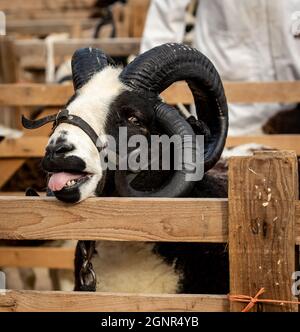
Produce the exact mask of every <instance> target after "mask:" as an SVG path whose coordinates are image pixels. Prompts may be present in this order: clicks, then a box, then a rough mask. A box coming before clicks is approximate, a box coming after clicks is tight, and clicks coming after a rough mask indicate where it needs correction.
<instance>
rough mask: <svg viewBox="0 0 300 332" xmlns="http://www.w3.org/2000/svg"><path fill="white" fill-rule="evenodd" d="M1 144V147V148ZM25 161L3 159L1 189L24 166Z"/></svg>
mask: <svg viewBox="0 0 300 332" xmlns="http://www.w3.org/2000/svg"><path fill="white" fill-rule="evenodd" d="M1 144H2V143H0V147H1ZM23 163H24V159H19V158H12V159H8V160H5V159H2V160H1V162H0V188H1V187H2V186H3V185H4V184H5V183H6V182H7V180H8V179H10V178H11V177H12V176H13V175H14V174H15V172H16V171H17V170H18V169H19V168H20V167H21V166H22V165H23Z"/></svg>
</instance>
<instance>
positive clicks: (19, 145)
mask: <svg viewBox="0 0 300 332" xmlns="http://www.w3.org/2000/svg"><path fill="white" fill-rule="evenodd" d="M0 98H1V97H0ZM53 113H54V112H53ZM25 132H26V136H24V137H21V138H18V139H9V140H8V139H7V140H5V141H3V142H1V144H0V159H4V158H29V157H30V158H33V157H37V158H39V157H43V156H44V153H45V147H46V145H47V142H48V139H49V138H48V134H50V133H51V125H47V126H45V127H42V128H39V129H36V130H31V131H30V130H25ZM247 143H257V144H262V145H264V146H266V147H269V148H273V149H278V150H292V151H295V152H296V153H297V154H298V155H300V135H264V136H245V137H228V138H227V143H226V147H234V146H238V145H241V144H247Z"/></svg>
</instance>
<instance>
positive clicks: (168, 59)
mask: <svg viewBox="0 0 300 332" xmlns="http://www.w3.org/2000/svg"><path fill="white" fill-rule="evenodd" d="M72 75H73V83H74V89H75V94H74V95H73V96H72V97H71V99H70V100H69V101H68V102H67V104H66V106H65V108H64V109H63V110H62V111H60V112H59V113H58V114H57V115H55V116H49V117H46V118H44V119H40V120H28V119H25V118H23V125H24V126H25V127H27V128H37V127H40V126H42V125H43V124H45V123H47V122H50V121H54V127H53V132H52V134H51V136H50V138H49V142H48V145H47V147H46V153H45V156H44V158H43V161H42V166H43V168H44V170H45V171H47V172H48V174H49V183H48V187H49V189H50V190H51V191H52V192H53V194H54V195H55V196H56V198H57V199H59V200H61V201H64V202H68V203H77V202H79V201H82V200H84V199H86V198H88V197H91V196H129V197H130V196H131V197H225V196H226V184H225V183H224V184H220V183H219V182H217V183H216V184H214V182H213V181H214V178H213V177H209V175H205V176H204V178H203V179H202V180H201V181H198V182H195V181H186V174H187V173H188V167H187V166H186V165H183V169H181V170H170V171H169V172H166V171H157V172H151V171H149V172H147V171H142V172H140V174H139V175H141V179H140V180H138V181H136V183H134V182H135V180H134V181H131V180H130V176H129V175H128V172H126V171H123V170H120V169H118V168H117V169H116V170H106V169H103V164H102V162H101V158H100V157H99V155H101V153H102V154H104V155H106V153H107V151H106V149H107V144H108V142H107V141H106V139H105V138H106V137H108V136H111V137H114V138H115V140H116V142H120V141H122V139H124V138H122V137H119V128H120V127H126V128H127V133H128V137H127V138H126V139H127V140H129V139H130V137H133V135H142V136H144V137H146V138H147V140H149V139H150V136H151V135H153V134H157V133H158V134H167V135H168V136H172V135H176V134H177V135H180V137H184V136H188V135H189V136H191V137H192V138H195V135H196V134H198V135H204V170H205V172H207V171H209V170H210V169H211V168H212V167H213V166H214V165H215V164H216V162H217V161H218V160H219V158H220V155H221V153H222V151H223V148H224V145H225V140H226V136H227V129H228V110H227V102H226V97H225V94H224V90H223V85H222V82H221V79H220V77H219V75H218V73H217V71H216V69H215V68H214V66H213V64H212V63H211V62H210V61H209V59H207V58H206V57H205V56H204V55H203V54H201V53H200V52H198V51H197V50H195V49H192V48H190V47H188V46H185V45H181V44H164V45H162V46H159V47H156V48H154V49H152V50H150V51H148V52H146V53H144V54H142V55H140V56H138V57H137V58H136V59H135V60H134V61H133V62H132V63H130V64H129V65H128V66H126V67H125V68H124V69H123V70H122V69H120V68H117V67H115V66H114V64H113V63H112V61H111V60H110V59H109V58H108V57H107V56H106V55H105V54H104V53H103V52H102V51H101V50H99V49H92V48H85V49H80V50H77V51H76V52H75V53H74V55H73V58H72ZM181 80H185V81H187V83H188V85H189V87H190V89H191V91H192V93H193V96H194V100H195V105H196V109H197V117H198V119H197V120H195V118H188V119H186V118H184V117H183V116H182V115H181V114H180V113H179V112H178V111H177V110H176V109H175V108H174V107H171V106H169V105H167V104H165V103H163V102H162V100H161V99H160V97H159V94H160V93H161V92H162V91H164V90H165V89H166V88H167V87H168V86H170V85H171V84H172V83H174V82H176V81H181ZM99 137H101V140H99ZM120 139H121V140H120ZM99 142H100V144H99ZM116 148H117V152H118V146H117V147H116ZM132 151H134V149H131V150H129V151H128V153H130V152H132ZM190 152H191V153H192V155H193V157H195V148H194V145H192V147H190ZM193 160H194V159H193ZM129 173H130V172H129ZM215 185H216V186H215ZM213 188H217V190H213ZM178 218H180V216H178ZM187 227H188V225H187ZM86 251H88V252H89V254H88V255H89V256H90V257H89V260H88V262H87V261H86V260H85V259H86V257H84V256H86V255H87V252H86ZM83 264H89V265H88V269H87V271H88V272H89V276H84V275H82V273H81V272H82V265H83ZM91 264H92V265H93V269H94V271H95V274H96V282H95V280H94V281H93V282H89V281H88V280H86V279H88V278H89V277H92V279H95V278H93V276H94V275H93V270H92V269H91V267H92V265H91ZM86 277H87V278H86ZM75 279H76V281H75V290H93V291H95V290H96V291H114V292H136V293H182V292H184V293H215V294H218V293H219V294H224V293H226V292H228V288H229V285H228V257H227V252H226V246H225V245H223V244H199V243H130V242H106V241H97V242H96V243H95V245H93V242H88V241H85V242H83V241H79V242H78V245H77V250H76V258H75Z"/></svg>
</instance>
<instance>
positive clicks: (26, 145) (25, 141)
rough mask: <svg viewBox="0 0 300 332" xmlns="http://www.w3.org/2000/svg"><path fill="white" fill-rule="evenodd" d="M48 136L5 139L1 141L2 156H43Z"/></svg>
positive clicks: (0, 152)
mask: <svg viewBox="0 0 300 332" xmlns="http://www.w3.org/2000/svg"><path fill="white" fill-rule="evenodd" d="M47 141H48V137H47V136H42V137H39V136H28V137H26V136H24V137H21V138H18V139H5V140H4V141H3V142H1V143H0V156H1V158H29V157H42V156H43V155H44V154H45V147H46V145H47Z"/></svg>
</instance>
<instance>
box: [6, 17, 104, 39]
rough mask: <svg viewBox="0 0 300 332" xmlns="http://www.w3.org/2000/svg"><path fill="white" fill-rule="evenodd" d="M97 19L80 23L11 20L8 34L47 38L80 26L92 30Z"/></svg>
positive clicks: (65, 20) (50, 20) (8, 25)
mask: <svg viewBox="0 0 300 332" xmlns="http://www.w3.org/2000/svg"><path fill="white" fill-rule="evenodd" d="M97 22H98V20H97V19H83V20H81V21H80V22H77V21H76V22H74V20H68V19H64V20H62V19H61V20H60V19H56V20H55V19H48V20H9V21H8V22H7V27H6V30H7V33H8V34H9V35H12V34H21V35H30V36H45V35H48V34H50V33H62V32H69V33H71V32H72V31H73V27H74V25H75V23H76V24H79V25H80V27H81V29H91V28H93V27H95V26H96V24H97Z"/></svg>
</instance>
